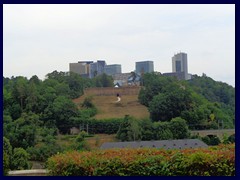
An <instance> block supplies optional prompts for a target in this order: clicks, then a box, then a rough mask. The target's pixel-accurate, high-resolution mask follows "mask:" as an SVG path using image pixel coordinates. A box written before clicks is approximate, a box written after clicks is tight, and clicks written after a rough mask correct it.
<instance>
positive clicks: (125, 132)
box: [116, 116, 142, 141]
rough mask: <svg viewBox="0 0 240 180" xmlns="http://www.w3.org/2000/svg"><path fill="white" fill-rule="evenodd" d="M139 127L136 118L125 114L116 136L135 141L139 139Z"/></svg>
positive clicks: (122, 139) (123, 139)
mask: <svg viewBox="0 0 240 180" xmlns="http://www.w3.org/2000/svg"><path fill="white" fill-rule="evenodd" d="M141 131H142V130H141V127H140V123H139V121H138V120H136V119H134V118H133V117H130V116H125V118H124V120H123V122H122V123H121V125H120V127H119V130H118V132H117V135H116V137H117V138H118V139H120V140H121V141H136V140H140V139H141V135H142V133H141Z"/></svg>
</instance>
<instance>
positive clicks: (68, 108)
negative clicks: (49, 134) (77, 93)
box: [51, 96, 78, 133]
mask: <svg viewBox="0 0 240 180" xmlns="http://www.w3.org/2000/svg"><path fill="white" fill-rule="evenodd" d="M51 110H52V113H53V119H54V120H56V126H57V128H58V129H59V131H60V132H62V133H67V132H68V131H69V129H70V128H71V127H72V126H73V122H71V120H70V118H71V117H74V116H75V117H76V116H78V109H77V106H76V105H75V104H74V103H73V102H72V101H71V100H70V99H68V98H66V97H65V96H59V97H57V98H56V99H55V100H54V101H53V106H52V109H51Z"/></svg>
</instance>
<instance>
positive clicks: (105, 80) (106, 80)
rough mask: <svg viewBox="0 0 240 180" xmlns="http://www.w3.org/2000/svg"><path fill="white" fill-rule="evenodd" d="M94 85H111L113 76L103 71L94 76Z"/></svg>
mask: <svg viewBox="0 0 240 180" xmlns="http://www.w3.org/2000/svg"><path fill="white" fill-rule="evenodd" d="M94 81H95V85H96V87H113V85H114V84H113V78H112V77H111V76H108V75H107V74H105V73H103V74H101V75H99V76H96V77H95V78H94Z"/></svg>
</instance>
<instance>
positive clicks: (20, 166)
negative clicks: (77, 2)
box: [11, 148, 30, 170]
mask: <svg viewBox="0 0 240 180" xmlns="http://www.w3.org/2000/svg"><path fill="white" fill-rule="evenodd" d="M28 160H29V154H28V153H27V152H26V151H25V150H24V149H23V148H15V149H14V152H13V157H12V163H11V166H12V167H11V169H13V170H24V169H29V168H30V164H29V162H28Z"/></svg>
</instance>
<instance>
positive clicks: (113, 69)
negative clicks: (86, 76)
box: [104, 64, 122, 75]
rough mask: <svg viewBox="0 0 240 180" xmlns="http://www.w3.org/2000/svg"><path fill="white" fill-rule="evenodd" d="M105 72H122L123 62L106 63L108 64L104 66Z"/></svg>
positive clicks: (108, 73)
mask: <svg viewBox="0 0 240 180" xmlns="http://www.w3.org/2000/svg"><path fill="white" fill-rule="evenodd" d="M104 72H105V73H106V74H107V75H114V74H120V73H122V67H121V64H111V65H106V66H105V67H104Z"/></svg>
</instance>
